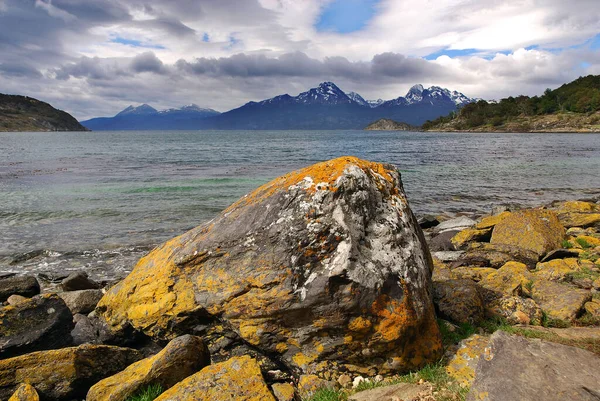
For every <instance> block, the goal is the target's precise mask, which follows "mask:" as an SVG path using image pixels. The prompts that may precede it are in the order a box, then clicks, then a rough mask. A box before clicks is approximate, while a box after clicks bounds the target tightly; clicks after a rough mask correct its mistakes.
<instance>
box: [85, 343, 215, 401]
mask: <svg viewBox="0 0 600 401" xmlns="http://www.w3.org/2000/svg"><path fill="white" fill-rule="evenodd" d="M209 363H210V356H209V354H208V349H207V348H206V345H204V343H203V342H202V340H201V339H200V338H199V337H195V336H191V335H189V334H186V335H183V336H181V337H177V338H175V339H174V340H171V342H169V343H168V344H167V346H166V347H165V348H163V350H162V351H160V352H159V353H158V354H156V355H154V356H152V357H150V358H146V359H143V360H141V361H138V362H136V363H134V364H132V365H130V366H128V367H127V369H125V370H124V371H122V372H119V373H117V374H116V375H114V376H110V377H107V378H106V379H104V380H101V381H100V382H98V383H96V384H95V385H94V386H92V388H91V389H90V390H89V391H88V393H87V397H86V400H87V401H124V400H127V399H128V398H130V397H131V396H132V395H134V394H135V393H136V392H138V391H139V390H141V389H143V388H144V387H146V386H148V385H150V384H160V385H161V387H162V388H163V389H168V388H170V387H172V386H174V385H175V384H177V383H178V382H180V381H182V380H183V379H185V378H186V377H188V376H190V375H192V374H194V373H196V372H197V371H198V370H200V369H201V368H203V367H204V366H206V365H208V364H209Z"/></svg>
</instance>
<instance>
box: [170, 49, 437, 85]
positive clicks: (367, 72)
mask: <svg viewBox="0 0 600 401" xmlns="http://www.w3.org/2000/svg"><path fill="white" fill-rule="evenodd" d="M175 66H176V67H177V68H178V69H179V70H180V71H183V72H186V73H191V74H196V75H211V76H229V77H264V76H282V77H285V76H295V77H339V78H344V79H348V80H363V79H367V80H372V81H375V80H379V79H381V78H385V77H393V78H404V79H407V80H414V79H419V78H422V77H424V76H428V77H432V76H433V77H435V76H442V75H445V73H444V70H443V69H442V68H441V67H439V66H438V65H435V64H433V63H430V62H428V61H426V60H423V59H418V58H409V57H406V56H404V55H402V54H396V53H383V54H380V55H376V56H375V57H373V60H372V61H371V62H364V61H355V62H352V61H349V60H348V59H346V58H345V57H326V58H325V59H324V60H322V61H321V60H317V59H314V58H310V57H309V56H307V55H306V54H304V53H302V52H294V53H286V54H283V55H281V56H279V57H277V58H271V57H266V56H265V55H248V54H236V55H233V56H231V57H221V58H218V59H217V58H198V59H195V60H193V61H191V62H188V61H186V60H179V61H177V63H176V64H175Z"/></svg>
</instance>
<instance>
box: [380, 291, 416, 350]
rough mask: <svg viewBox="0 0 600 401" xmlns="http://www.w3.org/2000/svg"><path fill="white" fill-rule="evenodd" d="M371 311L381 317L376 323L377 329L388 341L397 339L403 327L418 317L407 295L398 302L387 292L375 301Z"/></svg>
mask: <svg viewBox="0 0 600 401" xmlns="http://www.w3.org/2000/svg"><path fill="white" fill-rule="evenodd" d="M371 311H372V312H373V314H375V315H376V316H378V317H379V319H380V320H379V321H378V322H377V324H376V325H375V330H376V331H377V333H378V334H379V335H381V337H382V338H383V339H384V340H386V341H395V340H397V339H398V338H400V336H401V335H402V330H401V328H403V327H406V326H408V322H410V321H411V320H412V319H414V318H415V317H416V314H415V312H414V311H413V310H412V309H411V308H410V307H409V305H408V299H407V298H406V297H405V298H404V299H403V300H402V302H398V301H397V300H395V299H392V298H390V297H389V296H388V295H386V294H382V295H380V296H379V297H378V298H377V300H375V302H373V305H372V307H371Z"/></svg>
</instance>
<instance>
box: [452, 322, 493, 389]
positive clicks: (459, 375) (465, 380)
mask: <svg viewBox="0 0 600 401" xmlns="http://www.w3.org/2000/svg"><path fill="white" fill-rule="evenodd" d="M489 344H490V338H489V337H488V336H481V335H479V334H473V335H471V336H470V337H469V338H465V339H464V340H462V341H461V342H460V343H459V344H458V349H457V350H456V352H455V353H454V355H452V357H451V358H450V362H449V363H448V366H446V372H448V375H450V376H451V377H452V378H454V379H455V380H456V381H457V382H458V383H459V384H461V385H463V386H470V385H471V383H473V380H474V379H475V369H476V368H477V364H478V363H479V358H481V356H482V355H484V353H485V349H486V347H488V346H489Z"/></svg>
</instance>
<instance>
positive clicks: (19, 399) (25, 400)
mask: <svg viewBox="0 0 600 401" xmlns="http://www.w3.org/2000/svg"><path fill="white" fill-rule="evenodd" d="M39 400H40V396H39V395H38V393H37V391H35V389H34V388H33V387H32V386H31V385H30V384H27V383H22V384H21V385H20V386H19V387H18V388H17V391H15V393H14V394H13V395H12V396H11V397H10V398H9V399H8V401H39Z"/></svg>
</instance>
